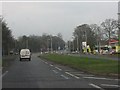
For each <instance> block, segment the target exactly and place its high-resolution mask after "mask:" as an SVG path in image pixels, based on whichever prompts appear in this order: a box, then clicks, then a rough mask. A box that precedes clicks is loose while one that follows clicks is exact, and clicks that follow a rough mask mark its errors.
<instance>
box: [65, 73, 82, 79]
mask: <svg viewBox="0 0 120 90" xmlns="http://www.w3.org/2000/svg"><path fill="white" fill-rule="evenodd" d="M65 73H66V74H68V75H70V76H72V77H74V78H76V79H80V77H77V76H75V75H73V74H71V73H69V72H65Z"/></svg>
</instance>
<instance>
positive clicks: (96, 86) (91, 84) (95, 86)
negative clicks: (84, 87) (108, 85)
mask: <svg viewBox="0 0 120 90" xmlns="http://www.w3.org/2000/svg"><path fill="white" fill-rule="evenodd" d="M89 85H90V86H92V87H94V88H98V89H101V90H103V89H102V88H101V87H99V86H98V85H95V84H93V83H90V84H89Z"/></svg>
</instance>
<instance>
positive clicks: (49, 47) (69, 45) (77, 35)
mask: <svg viewBox="0 0 120 90" xmlns="http://www.w3.org/2000/svg"><path fill="white" fill-rule="evenodd" d="M0 24H1V26H2V54H3V55H8V54H9V52H10V51H11V50H13V51H15V52H19V50H20V49H22V48H29V49H31V51H32V52H40V51H58V50H65V49H69V50H70V51H76V50H78V51H80V52H82V42H87V44H88V45H90V47H91V49H93V48H94V47H95V45H99V44H107V45H108V44H109V43H108V42H109V40H110V39H111V38H114V39H117V40H118V36H119V35H118V31H119V30H118V21H117V20H114V19H106V20H105V21H104V22H102V23H101V25H97V24H91V25H88V24H82V25H79V26H77V27H76V28H75V29H74V32H73V40H72V41H71V40H69V41H68V42H65V41H64V40H63V38H62V34H61V33H58V35H56V36H53V35H49V34H47V33H44V34H43V35H42V36H36V35H29V36H26V35H23V36H20V37H18V39H15V38H14V37H13V35H12V31H11V30H10V28H9V27H8V25H7V23H6V22H5V20H4V19H3V18H2V17H1V18H0Z"/></svg>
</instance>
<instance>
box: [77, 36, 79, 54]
mask: <svg viewBox="0 0 120 90" xmlns="http://www.w3.org/2000/svg"><path fill="white" fill-rule="evenodd" d="M76 38H77V52H78V51H79V45H78V35H76Z"/></svg>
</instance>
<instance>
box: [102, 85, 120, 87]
mask: <svg viewBox="0 0 120 90" xmlns="http://www.w3.org/2000/svg"><path fill="white" fill-rule="evenodd" d="M101 85H102V86H111V87H120V86H119V85H110V84H101Z"/></svg>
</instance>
